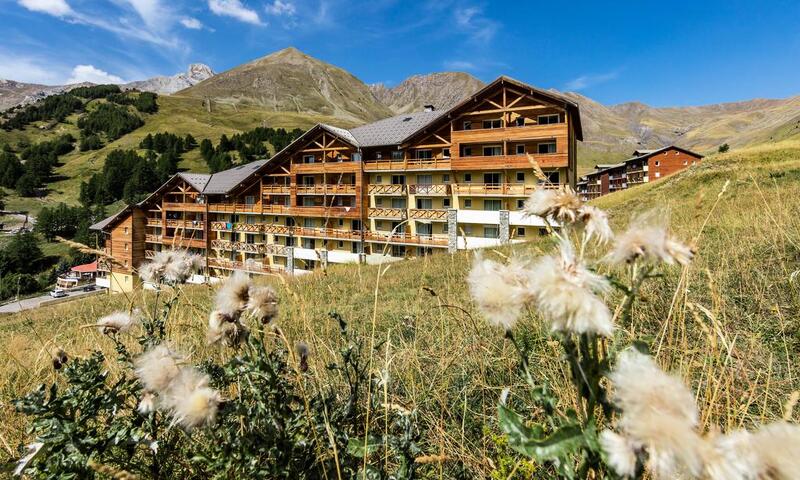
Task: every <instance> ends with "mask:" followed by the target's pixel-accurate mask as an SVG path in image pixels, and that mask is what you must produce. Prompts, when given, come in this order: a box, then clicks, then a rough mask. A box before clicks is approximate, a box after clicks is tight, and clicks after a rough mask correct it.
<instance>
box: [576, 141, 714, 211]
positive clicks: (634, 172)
mask: <svg viewBox="0 0 800 480" xmlns="http://www.w3.org/2000/svg"><path fill="white" fill-rule="evenodd" d="M702 158H703V156H702V155H700V154H698V153H695V152H692V151H690V150H686V149H685V148H680V147H676V146H674V145H671V146H668V147H663V148H659V149H657V150H636V151H634V152H633V157H631V158H629V159H628V160H625V161H624V162H622V163H617V164H613V165H595V169H594V170H593V171H592V172H590V173H588V174H586V175H584V176H582V177H581V178H580V180H579V181H578V182H577V191H578V194H579V195H580V196H581V198H582V199H583V200H584V201H588V200H591V199H593V198H597V197H599V196H602V195H606V194H609V193H612V192H616V191H619V190H624V189H626V188H628V187H631V186H634V185H639V184H642V183H649V182H654V181H657V180H659V179H661V178H664V177H666V176H668V175H672V174H673V173H676V172H679V171H681V170H684V169H686V168H689V167H690V166H692V165H695V164H697V162H699V161H700V160H702Z"/></svg>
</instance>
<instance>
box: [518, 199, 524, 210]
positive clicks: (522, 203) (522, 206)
mask: <svg viewBox="0 0 800 480" xmlns="http://www.w3.org/2000/svg"><path fill="white" fill-rule="evenodd" d="M523 208H525V200H523V199H521V198H518V199H517V210H522V209H523Z"/></svg>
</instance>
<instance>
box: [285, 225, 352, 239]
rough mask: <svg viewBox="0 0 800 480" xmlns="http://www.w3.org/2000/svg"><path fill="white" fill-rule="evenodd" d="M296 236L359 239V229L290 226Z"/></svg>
mask: <svg viewBox="0 0 800 480" xmlns="http://www.w3.org/2000/svg"><path fill="white" fill-rule="evenodd" d="M291 228H292V234H294V235H296V236H298V237H315V238H326V239H335V240H361V231H359V230H344V229H338V228H315V227H291Z"/></svg>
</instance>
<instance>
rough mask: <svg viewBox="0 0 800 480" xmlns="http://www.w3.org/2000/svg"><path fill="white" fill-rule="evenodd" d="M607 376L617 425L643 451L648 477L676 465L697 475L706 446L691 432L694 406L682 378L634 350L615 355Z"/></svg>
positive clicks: (670, 470)
mask: <svg viewBox="0 0 800 480" xmlns="http://www.w3.org/2000/svg"><path fill="white" fill-rule="evenodd" d="M610 379H611V383H612V384H613V386H614V394H613V400H614V402H615V403H616V404H617V406H619V407H620V408H621V409H622V415H621V416H620V418H619V422H618V427H619V428H620V429H621V430H622V431H623V434H624V435H625V436H627V437H628V438H630V439H631V440H632V441H634V442H636V443H638V444H641V445H643V446H644V448H645V449H646V450H647V452H648V454H649V461H648V465H647V466H648V468H649V469H650V470H651V472H652V473H653V475H654V477H655V478H672V477H673V476H674V475H675V474H677V473H678V472H679V471H682V470H685V471H686V472H688V473H689V474H690V475H694V476H697V475H699V474H700V472H701V470H702V467H703V458H704V457H705V455H706V449H707V447H706V444H705V443H704V442H703V439H702V438H700V436H699V435H698V434H697V432H696V431H695V428H696V427H697V423H698V413H697V407H696V405H695V403H694V397H693V396H692V393H691V392H690V391H689V389H687V388H686V387H685V386H684V384H683V382H682V381H681V380H680V379H678V378H675V377H673V376H671V375H668V374H666V373H664V372H663V371H662V370H661V369H660V368H658V366H657V365H656V363H655V362H654V361H653V359H652V358H651V357H650V356H648V355H644V354H642V353H639V352H638V351H636V350H634V349H628V350H625V351H624V352H622V353H620V354H619V356H618V357H617V365H616V367H615V368H614V371H613V372H612V373H611V375H610Z"/></svg>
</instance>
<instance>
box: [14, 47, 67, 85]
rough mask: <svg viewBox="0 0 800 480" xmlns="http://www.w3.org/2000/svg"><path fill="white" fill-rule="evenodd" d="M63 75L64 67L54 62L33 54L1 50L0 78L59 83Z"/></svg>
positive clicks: (25, 81)
mask: <svg viewBox="0 0 800 480" xmlns="http://www.w3.org/2000/svg"><path fill="white" fill-rule="evenodd" d="M59 70H61V72H59ZM62 75H63V69H60V68H58V67H57V66H56V65H53V63H52V62H46V61H44V60H40V59H37V58H36V57H34V56H31V55H15V54H8V53H3V52H0V78H4V79H9V80H16V81H18V82H24V83H39V84H43V85H58V84H59V83H61V80H63V78H64V77H63V76H62Z"/></svg>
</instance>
